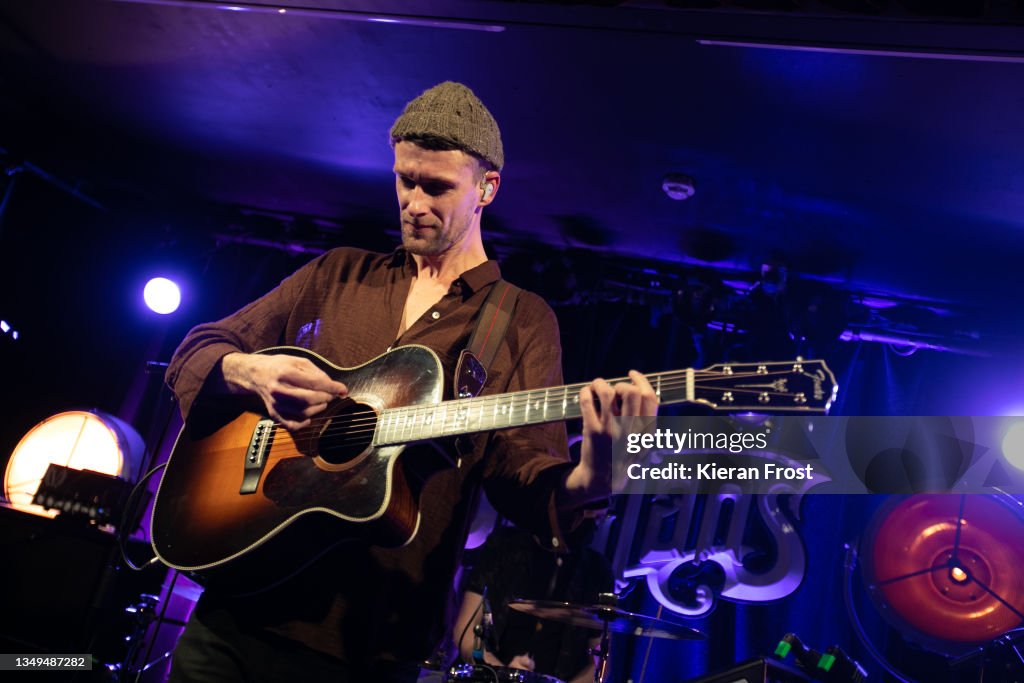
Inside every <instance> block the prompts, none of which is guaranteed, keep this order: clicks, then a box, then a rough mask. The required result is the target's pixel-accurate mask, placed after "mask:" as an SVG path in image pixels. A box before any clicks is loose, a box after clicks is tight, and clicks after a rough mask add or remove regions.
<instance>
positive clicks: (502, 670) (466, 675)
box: [444, 664, 563, 683]
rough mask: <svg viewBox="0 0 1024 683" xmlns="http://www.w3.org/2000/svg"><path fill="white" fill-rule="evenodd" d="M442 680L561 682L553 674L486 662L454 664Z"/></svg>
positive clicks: (448, 682)
mask: <svg viewBox="0 0 1024 683" xmlns="http://www.w3.org/2000/svg"><path fill="white" fill-rule="evenodd" d="M444 680H445V683H454V682H457V681H465V682H466V683H563V681H562V679H560V678H555V677H554V676H546V675H544V674H540V673H536V672H533V671H527V670H526V669H512V668H509V667H505V666H489V665H487V664H456V665H455V666H453V667H451V668H450V669H448V674H447V675H446V676H445V679H444Z"/></svg>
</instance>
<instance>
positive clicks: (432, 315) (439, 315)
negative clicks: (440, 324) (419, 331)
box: [430, 311, 441, 320]
mask: <svg viewBox="0 0 1024 683" xmlns="http://www.w3.org/2000/svg"><path fill="white" fill-rule="evenodd" d="M430 317H431V318H433V319H434V320H437V319H438V318H440V317H441V314H440V313H438V312H437V311H434V312H433V313H431V314H430Z"/></svg>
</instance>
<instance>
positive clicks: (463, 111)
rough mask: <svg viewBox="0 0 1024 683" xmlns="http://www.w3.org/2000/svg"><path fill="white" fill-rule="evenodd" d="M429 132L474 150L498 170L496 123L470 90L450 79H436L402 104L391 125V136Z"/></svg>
mask: <svg viewBox="0 0 1024 683" xmlns="http://www.w3.org/2000/svg"><path fill="white" fill-rule="evenodd" d="M417 135H433V136H437V137H439V138H443V139H445V140H448V141H449V142H452V143H453V144H455V145H456V146H458V147H459V148H461V149H463V150H465V151H467V152H471V153H472V154H476V155H477V156H479V157H481V158H482V159H484V160H485V161H488V162H490V163H491V164H493V165H494V167H495V168H496V169H497V170H499V171H500V170H501V168H502V166H504V165H505V152H504V150H503V149H502V146H501V131H499V130H498V123H497V121H495V120H494V117H493V116H491V112H489V111H487V107H485V106H484V103H483V102H481V101H480V99H479V98H478V97H477V96H476V95H474V94H473V91H472V90H470V89H469V88H467V87H466V86H464V85H462V84H461V83H455V82H452V81H445V82H444V83H439V84H438V85H435V86H434V87H433V88H430V89H429V90H426V91H424V92H423V94H422V95H420V96H419V97H417V98H416V99H414V100H412V101H411V102H409V104H407V105H405V111H403V112H402V115H401V116H399V117H398V119H397V120H396V121H395V125H393V126H392V127H391V140H392V141H394V140H400V139H404V138H407V137H414V136H417Z"/></svg>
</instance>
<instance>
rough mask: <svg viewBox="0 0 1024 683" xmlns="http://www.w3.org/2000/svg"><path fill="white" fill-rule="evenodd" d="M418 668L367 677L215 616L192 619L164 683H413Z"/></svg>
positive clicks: (377, 670) (393, 666)
mask: <svg viewBox="0 0 1024 683" xmlns="http://www.w3.org/2000/svg"><path fill="white" fill-rule="evenodd" d="M418 676H419V667H417V666H415V665H408V664H398V663H390V662H385V663H381V664H379V665H377V666H375V667H374V668H373V670H372V671H371V672H368V673H363V672H355V671H352V670H351V669H350V668H349V666H348V665H346V664H345V663H344V662H342V661H340V660H337V659H334V658H333V657H329V656H327V655H324V654H321V653H319V652H317V651H316V650H311V649H309V648H307V647H305V646H303V645H301V644H299V643H296V642H294V641H291V640H289V639H287V638H282V637H280V636H276V635H274V634H272V633H267V632H264V631H251V632H250V631H245V630H242V629H239V628H238V625H237V624H236V623H235V622H234V620H233V619H231V618H230V617H229V616H228V615H225V614H224V613H222V612H219V611H216V610H215V611H213V612H212V613H205V614H203V615H199V614H193V615H192V618H191V619H190V620H189V622H188V626H186V627H185V632H184V633H182V635H181V638H180V639H179V640H178V645H177V647H176V648H175V650H174V657H173V659H172V660H171V674H170V677H169V679H168V682H169V683H292V682H293V681H309V682H310V683H321V682H322V683H366V682H367V681H373V682H374V683H416V681H417V679H418Z"/></svg>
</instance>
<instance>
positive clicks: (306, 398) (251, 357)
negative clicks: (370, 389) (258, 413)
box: [220, 353, 348, 431]
mask: <svg viewBox="0 0 1024 683" xmlns="http://www.w3.org/2000/svg"><path fill="white" fill-rule="evenodd" d="M220 367H221V373H222V374H223V376H224V383H225V384H226V385H227V387H228V390H229V391H231V392H232V393H237V394H241V393H247V394H256V395H257V396H259V397H260V399H262V401H263V404H264V405H265V406H266V408H267V413H268V414H269V415H270V417H272V418H273V419H275V420H277V421H278V422H280V423H281V424H282V425H284V427H285V428H286V429H287V430H289V431H295V430H298V429H302V428H303V427H308V426H309V425H310V423H311V419H310V418H311V417H313V416H314V415H316V414H317V413H320V412H322V411H323V410H324V409H325V408H326V407H327V404H328V403H329V402H331V401H332V400H334V399H336V398H344V397H345V396H347V395H348V387H346V386H345V385H344V384H342V383H341V382H337V381H335V380H333V379H331V378H330V376H329V375H328V374H327V373H326V372H324V371H323V370H321V369H320V368H318V367H317V366H316V365H315V364H314V363H313V362H312V361H310V360H309V359H307V358H299V357H297V356H289V355H286V354H254V353H229V354H228V355H226V356H224V357H223V358H222V359H221V365H220Z"/></svg>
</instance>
